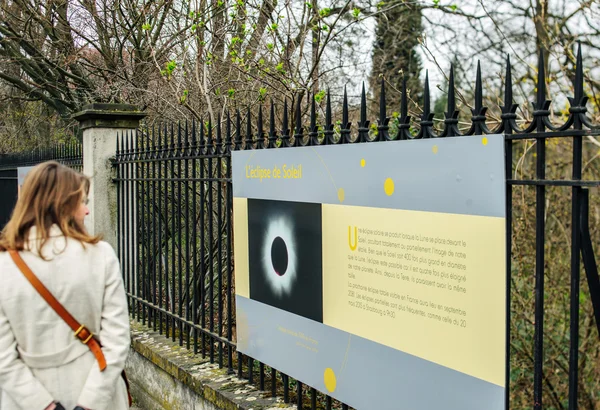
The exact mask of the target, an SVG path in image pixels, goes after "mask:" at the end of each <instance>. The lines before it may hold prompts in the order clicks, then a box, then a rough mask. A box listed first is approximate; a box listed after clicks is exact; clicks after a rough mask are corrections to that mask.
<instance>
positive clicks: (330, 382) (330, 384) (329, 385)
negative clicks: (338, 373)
mask: <svg viewBox="0 0 600 410" xmlns="http://www.w3.org/2000/svg"><path fill="white" fill-rule="evenodd" d="M323 381H324V382H325V388H326V389H327V391H328V392H329V393H333V392H334V391H335V388H336V387H337V379H336V378H335V373H334V372H333V370H331V369H330V368H329V367H328V368H327V369H325V374H323Z"/></svg>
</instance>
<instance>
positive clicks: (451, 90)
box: [443, 64, 459, 137]
mask: <svg viewBox="0 0 600 410" xmlns="http://www.w3.org/2000/svg"><path fill="white" fill-rule="evenodd" d="M445 115H446V118H445V120H444V126H445V128H444V134H443V136H444V137H455V136H457V135H459V130H458V126H457V124H458V111H457V110H456V89H455V86H454V64H451V65H450V76H449V78H448V111H446V113H445Z"/></svg>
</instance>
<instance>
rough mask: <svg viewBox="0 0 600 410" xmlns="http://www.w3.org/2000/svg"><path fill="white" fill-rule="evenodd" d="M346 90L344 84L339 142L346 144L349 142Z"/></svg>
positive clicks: (349, 124)
mask: <svg viewBox="0 0 600 410" xmlns="http://www.w3.org/2000/svg"><path fill="white" fill-rule="evenodd" d="M348 117H349V116H348V91H347V89H346V86H345V85H344V100H343V102H342V129H341V138H340V144H347V143H349V142H350V126H351V123H350V120H349V118H348Z"/></svg>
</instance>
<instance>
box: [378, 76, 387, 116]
mask: <svg viewBox="0 0 600 410" xmlns="http://www.w3.org/2000/svg"><path fill="white" fill-rule="evenodd" d="M386 109H387V107H386V102H385V79H384V78H383V77H381V91H380V92H379V121H380V124H381V123H383V122H384V121H385V119H386V117H387V112H386Z"/></svg>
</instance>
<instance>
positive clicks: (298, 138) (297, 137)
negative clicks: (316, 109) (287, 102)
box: [294, 93, 304, 147]
mask: <svg viewBox="0 0 600 410" xmlns="http://www.w3.org/2000/svg"><path fill="white" fill-rule="evenodd" d="M301 104H302V93H300V95H298V101H297V103H296V118H295V120H296V129H295V131H294V146H296V147H297V146H299V145H300V144H301V142H302V138H303V137H304V135H303V130H302V109H301Z"/></svg>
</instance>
